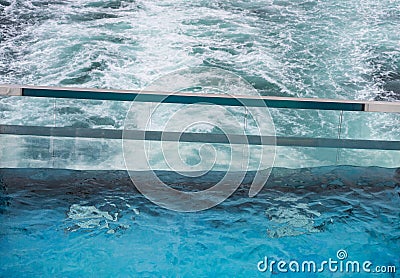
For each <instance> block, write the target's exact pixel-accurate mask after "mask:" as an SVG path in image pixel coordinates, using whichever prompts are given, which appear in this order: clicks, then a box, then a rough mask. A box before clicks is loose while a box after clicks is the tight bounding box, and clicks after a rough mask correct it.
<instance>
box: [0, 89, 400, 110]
mask: <svg viewBox="0 0 400 278" xmlns="http://www.w3.org/2000/svg"><path fill="white" fill-rule="evenodd" d="M0 95H8V96H29V97H49V98H70V99H92V100H113V101H139V102H161V103H178V104H202V105H210V104H216V105H226V106H247V107H265V106H267V107H269V108H291V109H314V110H340V111H360V112H361V111H363V112H388V113H400V102H382V101H362V100H338V99H321V98H295V97H277V96H244V95H235V96H231V95H221V94H218V95H217V94H198V93H182V92H174V93H169V92H151V91H139V90H107V89H83V88H60V87H44V86H17V85H2V86H0Z"/></svg>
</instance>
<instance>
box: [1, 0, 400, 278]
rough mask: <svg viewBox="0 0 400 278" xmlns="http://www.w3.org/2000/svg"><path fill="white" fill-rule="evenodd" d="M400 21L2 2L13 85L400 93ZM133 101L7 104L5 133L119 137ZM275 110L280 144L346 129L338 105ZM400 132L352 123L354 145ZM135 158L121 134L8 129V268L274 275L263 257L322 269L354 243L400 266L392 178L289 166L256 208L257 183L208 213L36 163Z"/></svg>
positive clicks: (284, 4)
mask: <svg viewBox="0 0 400 278" xmlns="http://www.w3.org/2000/svg"><path fill="white" fill-rule="evenodd" d="M399 11H400V2H399V1H397V0H382V1H375V0H352V1H343V0H329V1H328V0H321V1H317V0H299V1H289V0H282V1H275V0H268V1H259V0H251V1H248V0H240V1H206V0H204V1H203V0H201V1H181V0H166V1H147V0H143V1H139V0H138V1H135V0H107V1H97V0H76V1H42V0H26V1H25V0H24V1H22V0H0V83H14V84H30V85H48V86H74V87H87V88H114V89H142V88H146V86H148V85H149V84H150V83H151V81H152V80H154V79H156V78H159V77H162V76H164V75H165V74H168V73H170V72H172V71H175V70H178V69H182V68H186V67H193V66H206V67H218V68H222V69H225V70H228V71H231V72H234V73H236V74H239V75H240V76H242V77H243V78H244V79H245V80H247V81H248V82H249V83H251V84H252V85H253V86H254V87H255V88H256V89H257V90H258V92H259V93H260V94H262V95H277V96H293V97H321V98H339V99H368V100H384V101H398V100H399V95H400V84H399V82H400V81H399V80H400V48H399V38H400V28H399V25H400V13H399ZM128 108H129V103H115V102H106V101H105V102H101V101H74V100H57V101H55V100H53V99H32V98H18V97H3V98H0V124H19V125H42V126H54V125H55V126H74V127H84V128H115V129H122V128H123V125H124V117H125V115H126V112H127V110H128ZM175 108H176V107H175ZM175 108H174V107H172V108H171V110H170V111H173V110H174V109H175ZM168 109H169V108H168V107H166V108H164V110H163V111H162V112H165V113H164V114H165V115H168V113H169V112H170V111H169V110H168ZM270 112H271V115H272V117H273V119H274V123H275V128H276V133H277V135H278V136H303V137H328V138H336V137H337V135H338V130H337V128H338V122H339V114H340V112H339V111H337V112H332V111H325V112H324V111H300V110H296V111H294V110H291V109H280V110H277V109H271V111H270ZM211 113H212V111H210V114H211ZM189 116H190V115H189ZM163 120H165V119H164V118H162V119H160V121H163ZM399 123H400V115H399V114H394V113H393V114H384V113H368V114H362V115H361V114H360V113H350V112H349V113H344V114H343V125H344V126H343V127H342V129H341V131H342V134H341V138H350V139H383V140H400V124H399ZM54 147H55V148H54ZM121 154H122V150H121V145H120V142H115V141H112V142H110V141H106V140H92V141H89V140H84V139H83V140H76V139H54V140H53V139H52V138H51V139H49V138H39V137H27V138H25V137H18V138H16V137H13V136H1V137H0V169H1V170H0V184H1V187H2V188H1V198H0V200H1V211H0V226H1V229H0V276H2V277H3V276H4V277H87V276H89V277H91V276H96V277H97V276H103V277H104V276H106V277H107V276H108V277H110V276H117V277H118V276H121V277H125V276H134V277H137V276H144V277H148V276H154V277H162V276H165V277H176V276H178V277H191V276H195V277H216V276H220V277H232V276H233V277H257V276H260V277H265V276H267V277H268V276H275V274H271V273H270V272H268V271H267V272H266V273H264V274H262V273H259V272H258V270H257V262H259V261H260V260H262V259H263V258H264V256H268V257H269V258H270V259H274V260H280V259H282V260H286V261H289V260H316V261H317V262H318V261H322V260H326V259H328V258H333V259H335V258H336V252H337V251H338V250H340V249H344V250H346V251H347V253H348V254H349V259H352V260H360V261H364V260H371V261H372V262H373V263H374V265H382V266H389V265H395V266H396V267H397V272H399V270H398V269H399V268H400V257H399V254H400V234H399V233H400V220H399V219H400V218H399V217H400V211H399V205H398V204H399V198H400V196H399V177H398V174H396V173H395V169H389V168H368V167H365V168H354V167H350V166H336V167H328V168H324V167H322V168H312V169H311V168H310V169H306V168H305V169H297V170H296V169H293V170H289V169H283V168H280V169H277V170H276V171H274V172H273V174H272V177H271V178H270V180H269V181H268V186H267V187H266V188H264V190H263V191H262V192H261V193H260V195H258V196H257V197H256V198H253V199H250V198H248V197H247V188H246V186H244V187H243V188H241V189H240V190H239V192H237V194H235V195H234V196H233V197H232V198H230V199H228V200H227V201H225V202H224V203H222V204H221V205H219V206H217V207H214V208H212V209H210V210H206V211H203V212H199V213H195V214H184V213H177V212H172V211H168V210H165V209H162V208H160V207H157V206H155V205H154V204H152V203H150V202H149V201H148V200H147V199H145V198H144V197H143V196H142V195H140V194H138V193H137V191H136V190H135V188H134V187H133V186H132V185H131V183H130V180H129V177H128V176H127V174H126V173H125V172H118V171H109V172H101V171H97V172H96V171H94V172H74V171H70V170H48V169H36V168H51V167H56V168H57V167H59V168H69V169H97V170H99V169H113V170H114V169H123V168H124V165H123V160H122V159H121ZM186 155H187V157H194V160H196V159H198V155H194V153H193V152H188V153H186ZM337 158H338V159H337ZM399 158H400V157H399V156H398V153H397V152H390V153H388V152H382V151H354V150H342V152H341V153H340V156H337V150H335V149H330V150H321V149H305V148H280V149H279V148H278V149H277V161H276V162H277V165H278V166H282V165H283V166H285V167H292V168H301V167H306V166H307V167H308V166H310V165H334V164H344V165H359V164H360V165H375V166H376V165H379V166H385V167H399V165H400V164H399V163H400V161H399ZM196 161H197V160H196ZM154 166H155V168H156V169H157V168H158V169H161V168H162V167H161V166H160V164H156V163H155V165H154ZM13 167H15V168H19V167H27V168H33V169H31V170H27V169H20V170H16V169H9V170H6V169H5V168H13ZM396 175H397V176H396ZM170 178H171V177H170ZM171 182H172V183H173V181H171ZM198 182H199V181H198ZM205 184H206V185H207V183H205ZM205 184H204V183H203V184H196V183H195V184H191V183H186V184H185V186H186V187H187V186H200V185H201V186H204V185H205ZM175 186H178V187H179V186H181V184H178V185H177V184H175ZM275 272H276V271H275ZM275 272H274V273H275ZM321 275H322V276H323V277H341V276H345V275H346V274H343V273H342V274H341V273H335V274H333V273H329V272H324V273H323V274H320V275H319V276H321ZM371 275H372V274H371ZM371 275H366V274H365V273H364V274H363V276H371ZM280 276H282V277H287V276H288V275H285V274H281V275H280ZM294 276H295V277H309V275H302V274H298V275H294ZM347 276H348V275H347ZM347 276H346V277H347ZM372 276H374V275H372ZM376 276H378V275H376ZM397 276H398V274H397ZM397 276H396V275H394V274H386V275H379V277H397Z"/></svg>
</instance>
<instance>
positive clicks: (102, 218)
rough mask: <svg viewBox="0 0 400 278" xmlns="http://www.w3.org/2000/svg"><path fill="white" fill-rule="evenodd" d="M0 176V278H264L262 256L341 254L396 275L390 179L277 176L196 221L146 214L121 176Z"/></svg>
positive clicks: (13, 172) (153, 209)
mask: <svg viewBox="0 0 400 278" xmlns="http://www.w3.org/2000/svg"><path fill="white" fill-rule="evenodd" d="M396 171H397V172H396ZM0 174H1V177H2V178H1V186H2V191H1V214H0V221H1V223H2V229H1V245H0V246H1V247H0V248H1V251H0V253H1V258H2V259H1V273H2V275H3V276H7V277H54V276H57V277H60V276H63V277H82V276H86V277H87V276H103V277H105V276H106V277H110V276H120V277H125V276H134V277H138V276H141V277H144V276H146V277H148V276H151V277H177V276H178V277H193V276H196V277H215V276H219V277H232V276H235V277H265V275H267V277H269V276H270V275H273V274H277V273H279V271H278V270H277V269H276V266H275V268H274V269H273V271H272V272H271V271H270V270H269V269H268V270H267V271H266V272H265V273H261V272H260V271H259V270H258V268H257V264H258V262H259V261H261V260H264V257H265V256H267V257H268V258H269V261H271V260H276V261H279V260H284V261H287V262H289V261H293V260H297V261H298V262H299V263H300V265H301V262H303V261H315V262H316V263H317V264H319V263H320V262H322V261H323V260H328V259H329V258H331V259H333V260H336V261H340V260H339V259H337V257H336V256H337V251H339V250H345V251H346V252H347V254H348V258H347V259H346V260H345V262H346V261H349V260H352V261H359V262H360V264H361V263H362V262H363V261H367V260H369V261H371V262H372V263H373V264H372V266H371V267H370V269H371V270H373V271H374V268H375V267H376V266H387V267H388V266H396V267H397V269H398V267H399V256H398V255H399V254H400V243H399V237H400V226H399V224H400V223H399V221H398V217H399V213H400V208H399V206H398V203H399V199H400V191H399V171H398V170H396V169H385V168H378V167H371V168H367V167H365V168H363V167H351V166H341V167H319V168H308V169H307V168H304V169H298V170H294V169H284V168H276V169H274V171H273V173H272V174H271V177H270V179H269V181H268V183H267V185H266V187H264V189H263V191H262V192H261V193H260V194H259V195H258V196H257V197H255V198H249V197H248V195H247V188H246V181H245V183H244V185H243V186H241V187H240V188H239V189H238V191H236V192H235V194H234V195H233V196H232V197H231V198H229V199H228V200H226V201H225V202H223V203H222V204H220V205H218V206H217V207H214V208H211V209H209V210H206V211H202V212H197V213H179V212H174V211H170V210H166V209H163V208H161V207H159V206H156V205H154V204H153V203H151V202H149V201H148V200H147V199H146V198H144V197H143V196H142V195H141V194H139V193H138V192H137V191H136V190H135V187H134V186H133V185H132V183H131V181H130V179H129V176H128V175H127V173H126V172H125V171H72V170H56V169H53V170H50V169H2V170H0ZM159 175H160V176H163V177H164V178H165V179H166V180H167V181H169V182H171V183H172V184H173V182H174V180H175V177H173V176H171V175H170V174H168V175H166V174H165V173H164V174H163V173H159ZM209 178H212V177H209ZM197 183H198V184H192V185H191V184H189V183H182V184H175V186H176V187H184V188H186V190H190V189H193V188H198V185H199V184H200V185H203V186H204V185H205V184H207V180H198V181H197ZM318 268H319V265H318ZM289 274H290V275H289ZM356 274H359V275H361V276H366V275H372V274H369V273H366V272H364V271H363V270H362V269H361V271H360V273H355V272H352V271H351V270H350V271H349V272H347V273H346V272H340V271H339V270H337V271H329V270H328V269H327V268H325V269H324V271H322V272H319V273H318V269H317V271H316V273H313V272H312V271H311V272H307V269H306V270H305V271H304V272H302V271H301V267H300V273H293V272H291V271H289V273H286V275H285V273H283V275H281V276H285V277H286V276H287V275H289V276H290V277H291V275H293V277H310V276H313V275H318V277H341V276H342V275H344V276H348V275H356ZM394 275H395V274H394V273H387V274H385V275H382V274H379V275H378V276H379V277H395V276H394ZM273 276H274V275H273ZM373 276H374V275H373Z"/></svg>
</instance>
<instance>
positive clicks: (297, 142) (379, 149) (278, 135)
mask: <svg viewBox="0 0 400 278" xmlns="http://www.w3.org/2000/svg"><path fill="white" fill-rule="evenodd" d="M3 95H4V96H2V97H0V142H1V144H0V157H1V160H0V167H1V168H13V167H24V168H25V167H29V168H38V167H40V168H68V169H124V168H125V165H124V154H123V147H122V144H121V141H122V139H128V140H132V141H138V142H139V143H137V145H135V147H137V148H147V150H148V160H149V163H151V164H152V165H153V166H154V168H156V169H160V170H163V169H168V165H167V164H168V163H166V161H165V160H164V159H163V156H160V155H159V154H160V150H161V146H162V145H163V144H164V145H165V146H167V147H166V148H167V151H166V153H167V155H168V150H173V149H174V148H179V149H181V150H182V153H180V155H182V156H180V157H179V158H180V159H182V160H183V161H184V162H185V163H187V164H189V165H193V167H194V166H196V165H198V164H199V162H200V161H201V159H205V160H207V159H208V158H210V159H211V157H212V156H215V157H218V158H219V159H220V160H218V161H216V162H215V163H214V166H213V167H214V168H213V169H215V170H224V169H225V168H226V167H228V164H232V163H236V164H237V165H235V166H234V167H236V168H237V169H238V170H243V169H244V168H243V165H242V164H243V163H242V161H233V162H232V161H230V162H229V163H228V161H229V159H228V158H229V157H231V156H232V153H233V152H241V151H242V150H243V151H244V149H245V148H248V158H249V161H250V164H249V165H250V166H249V167H247V168H245V169H250V170H253V169H257V168H258V164H257V156H258V155H260V153H261V152H262V150H263V148H264V149H265V148H271V153H272V148H273V149H274V151H276V152H275V154H276V155H275V162H274V166H277V167H289V168H302V167H313V166H330V165H354V166H381V167H389V168H391V167H399V166H400V155H399V154H400V153H399V151H400V113H399V112H400V103H381V102H363V101H342V100H320V99H296V98H279V97H259V98H252V97H247V96H238V97H237V98H232V97H228V96H220V95H219V96H214V95H206V96H205V95H200V94H192V95H190V94H187V93H186V94H179V93H175V94H172V95H169V96H166V94H164V93H157V92H147V93H146V92H144V93H139V92H136V91H112V90H108V91H106V90H105V91H100V90H81V89H70V88H68V89H66V88H44V87H23V88H13V90H8V91H6V90H3ZM138 95H140V98H137V96H138ZM132 100H135V101H137V103H134V105H133V106H132V108H131V110H132V109H135V105H137V107H138V109H139V108H140V111H142V112H141V113H143V115H142V116H143V117H144V118H146V117H147V118H149V119H151V121H150V122H149V123H148V125H143V126H141V125H140V123H139V124H138V125H137V126H132V127H131V128H130V130H129V132H127V130H126V126H125V130H124V120H125V116H126V115H127V112H128V111H129V108H130V105H131V103H132ZM160 101H162V103H161V104H160ZM155 105H158V107H159V108H160V109H159V110H157V111H158V112H157V113H158V114H157V113H156V114H153V116H151V117H149V115H150V112H149V115H145V114H146V113H147V112H146V111H151V110H152V108H154V106H155ZM212 105H217V106H219V107H221V106H222V107H224V108H226V109H227V111H228V110H229V113H231V114H232V115H234V116H233V117H234V120H235V121H234V122H235V124H233V122H232V123H230V122H227V121H225V122H224V123H223V124H222V126H223V127H224V131H223V130H220V129H218V128H215V127H213V128H210V127H207V126H204V124H203V126H202V125H199V126H197V127H192V128H188V129H185V130H181V129H180V128H179V127H177V126H169V127H168V128H166V126H165V125H163V123H164V121H165V122H166V120H165V119H164V118H163V116H166V115H168V113H173V112H174V111H178V110H182V109H186V108H187V107H190V109H192V110H191V112H190V111H189V112H188V113H189V114H190V113H196V117H197V118H199V119H201V118H202V117H203V118H207V117H221V118H224V116H223V115H222V114H218V112H217V111H216V110H214V107H215V106H212ZM263 105H267V106H268V107H269V112H268V113H269V114H270V115H271V117H272V120H273V124H274V132H273V133H272V132H271V133H268V132H267V133H260V132H259V130H258V131H257V128H256V127H257V125H256V124H255V122H254V119H253V118H252V115H250V114H249V112H248V107H256V108H257V107H258V108H257V109H260V110H259V111H261V110H262V109H264V108H263ZM143 111H144V112H143ZM213 113H214V114H213ZM189 114H188V115H189ZM192 115H193V114H192ZM182 120H183V119H182ZM221 121H222V120H221ZM222 122H223V121H222ZM141 123H143V122H141ZM205 125H206V124H205ZM144 131H146V132H145V133H143V132H144ZM143 141H146V142H143ZM205 143H207V145H208V149H207V148H205V149H203V150H202V148H203V147H202V146H203V145H204V144H205ZM233 145H234V146H235V147H234V148H232V146H233ZM165 146H164V147H165ZM238 146H241V147H238ZM246 150H247V149H246ZM164 151H165V150H164ZM185 152H186V153H185ZM253 160H254V165H253V164H252V161H253ZM203 162H204V161H203ZM206 164H207V163H206ZM207 165H208V164H207ZM231 166H232V165H231Z"/></svg>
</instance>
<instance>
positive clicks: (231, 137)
mask: <svg viewBox="0 0 400 278" xmlns="http://www.w3.org/2000/svg"><path fill="white" fill-rule="evenodd" d="M0 134H5V135H29V136H53V137H69V138H97V139H122V138H124V139H127V140H143V139H144V140H149V141H170V142H177V141H179V142H196V143H220V144H246V145H247V144H248V145H276V146H290V147H314V148H346V149H375V150H400V141H383V140H358V139H336V138H304V137H283V136H277V137H274V136H258V135H239V134H228V135H226V134H210V133H188V132H185V133H182V132H163V131H143V130H125V133H124V131H123V130H120V129H90V128H74V127H43V126H19V125H0Z"/></svg>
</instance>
